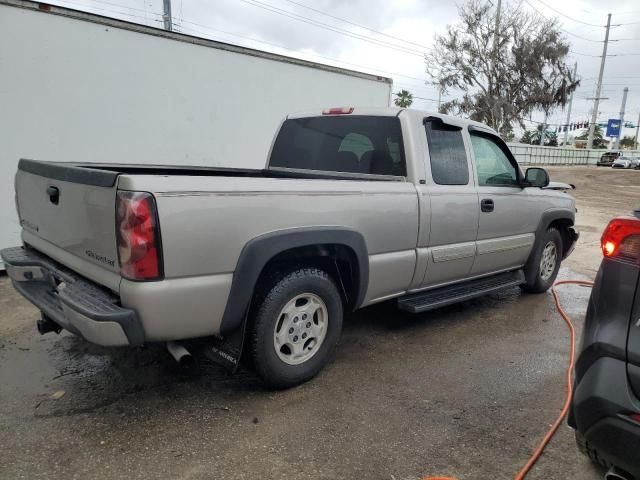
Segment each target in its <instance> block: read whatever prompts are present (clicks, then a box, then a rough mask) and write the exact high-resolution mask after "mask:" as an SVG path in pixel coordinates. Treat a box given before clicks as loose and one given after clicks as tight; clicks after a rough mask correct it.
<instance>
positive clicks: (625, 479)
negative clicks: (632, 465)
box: [604, 467, 634, 480]
mask: <svg viewBox="0 0 640 480" xmlns="http://www.w3.org/2000/svg"><path fill="white" fill-rule="evenodd" d="M604 480H634V478H633V477H632V476H631V475H629V474H628V473H627V472H625V471H622V470H620V469H619V468H617V467H611V468H610V469H609V470H608V471H607V473H605V474H604Z"/></svg>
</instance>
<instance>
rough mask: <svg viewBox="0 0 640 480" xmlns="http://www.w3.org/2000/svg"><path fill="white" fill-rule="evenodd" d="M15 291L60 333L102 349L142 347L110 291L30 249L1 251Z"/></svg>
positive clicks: (130, 317)
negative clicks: (67, 332) (68, 332)
mask: <svg viewBox="0 0 640 480" xmlns="http://www.w3.org/2000/svg"><path fill="white" fill-rule="evenodd" d="M0 257H1V258H2V260H3V261H4V264H5V268H6V270H7V274H8V275H9V277H10V278H11V280H12V282H13V285H14V287H15V289H16V290H17V291H18V292H19V293H20V294H22V296H24V297H25V298H26V299H27V300H29V301H30V302H31V303H33V304H34V305H35V306H36V307H38V308H39V309H40V310H41V311H42V313H43V315H45V316H47V317H49V318H50V319H51V320H53V321H54V322H56V323H57V324H58V325H60V326H61V327H62V328H64V329H66V330H69V331H70V332H72V333H75V334H76V335H79V336H81V337H82V338H84V339H86V340H88V341H89V342H92V343H95V344H98V345H104V346H123V345H141V344H142V343H144V339H145V336H144V329H143V327H142V324H141V322H140V321H139V319H138V317H137V315H136V312H135V311H133V310H131V309H128V308H124V307H122V306H120V299H119V298H118V296H117V295H115V294H114V293H112V292H111V291H110V290H108V289H105V288H103V287H101V286H99V285H98V284H96V283H94V282H92V281H90V280H87V279H86V278H84V277H82V276H80V275H78V274H77V273H75V272H73V271H72V270H69V269H68V268H65V267H64V266H62V265H60V264H59V263H57V262H55V261H54V260H52V259H50V258H49V257H46V256H45V255H42V254H40V253H38V252H37V251H35V250H33V249H30V248H23V247H15V248H7V249H4V250H2V251H0Z"/></svg>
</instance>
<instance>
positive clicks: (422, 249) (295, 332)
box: [2, 108, 578, 387]
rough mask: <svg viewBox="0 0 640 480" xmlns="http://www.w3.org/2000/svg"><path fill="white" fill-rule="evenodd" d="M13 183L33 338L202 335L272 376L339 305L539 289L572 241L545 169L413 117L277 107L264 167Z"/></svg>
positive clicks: (215, 349) (570, 207) (121, 170)
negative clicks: (62, 333) (37, 315)
mask: <svg viewBox="0 0 640 480" xmlns="http://www.w3.org/2000/svg"><path fill="white" fill-rule="evenodd" d="M239 128H240V127H239ZM15 185H16V200H17V209H18V214H19V217H20V222H21V225H22V240H23V245H22V246H19V247H16V248H13V249H7V250H4V251H2V258H3V259H4V262H5V264H6V267H7V271H8V273H9V275H10V276H11V278H12V280H13V282H14V285H15V287H16V289H17V290H18V291H19V292H20V293H22V294H23V295H24V296H25V297H26V298H28V299H29V300H30V301H32V302H33V303H34V304H35V305H36V306H38V307H39V308H40V309H41V310H42V312H43V318H42V320H41V321H40V322H39V328H40V331H41V332H43V333H46V332H48V331H59V329H61V328H64V329H66V330H69V331H70V332H73V333H75V334H77V335H79V336H81V337H84V338H85V339H87V340H88V341H91V342H94V343H97V344H101V345H110V346H123V345H140V344H144V343H147V342H169V346H170V347H171V348H170V350H171V351H172V352H173V353H174V354H175V353H176V348H175V347H176V346H177V344H176V342H181V344H180V345H181V346H182V347H186V348H190V343H189V342H188V341H189V340H191V339H197V338H203V337H205V338H207V339H208V340H207V342H205V344H206V345H207V347H206V348H207V351H208V352H209V353H211V354H212V355H213V356H214V357H215V358H218V360H219V361H221V362H222V363H224V364H225V365H227V366H228V367H229V368H230V369H232V370H233V369H235V368H236V367H237V365H238V360H239V358H240V356H241V354H242V351H243V350H244V349H248V350H249V353H250V355H251V357H252V359H253V364H254V365H255V368H256V370H257V371H258V373H259V374H260V375H261V376H262V378H263V379H264V380H265V382H266V383H268V384H269V385H272V386H275V387H286V386H291V385H295V384H297V383H300V382H302V381H305V380H307V379H309V378H311V377H312V376H314V375H315V374H316V373H317V372H318V371H319V370H320V369H321V368H322V366H323V365H324V364H325V363H326V362H327V361H328V359H329V358H330V354H331V351H332V350H333V349H334V347H335V346H336V344H337V343H338V339H339V337H340V333H341V329H342V319H343V316H344V313H345V312H348V311H351V310H354V309H357V308H361V307H364V306H367V305H372V304H375V303H378V302H382V301H385V300H392V299H393V300H394V301H395V302H397V304H398V307H399V308H401V309H404V310H406V311H409V312H413V313H419V312H424V311H427V310H430V309H433V308H436V307H439V306H443V305H448V304H451V303H453V302H457V301H462V300H466V299H469V298H473V297H476V296H479V295H484V294H487V293H490V292H494V291H496V290H499V289H503V288H513V287H516V286H521V287H522V288H523V289H525V290H526V291H529V292H536V293H539V292H544V291H546V290H547V289H548V288H549V287H550V286H551V285H552V283H553V281H554V279H555V277H556V275H557V272H558V268H559V266H560V262H561V261H562V260H563V259H564V258H565V257H566V256H567V255H569V253H570V252H571V250H572V248H573V246H574V244H575V242H576V239H577V237H578V234H577V232H576V231H575V229H574V227H573V225H574V216H575V201H574V199H573V198H572V197H571V196H570V195H568V194H567V193H566V192H564V191H559V190H557V189H556V188H547V187H548V186H549V178H548V175H547V173H546V172H545V171H544V170H543V169H540V168H529V169H528V170H527V171H526V172H523V171H522V170H521V169H520V167H519V166H518V164H517V162H516V161H515V159H514V157H513V155H512V154H511V152H510V151H509V149H508V147H507V146H506V144H505V143H504V141H503V140H502V139H500V137H499V136H498V135H497V134H496V132H495V131H493V130H492V129H490V128H489V127H487V126H486V125H483V124H480V123H477V122H473V121H468V120H462V119H459V118H455V117H450V116H445V115H440V114H433V113H428V112H422V111H418V110H407V109H395V108H383V109H370V108H337V109H328V110H325V111H323V112H312V113H306V114H297V115H290V116H289V117H288V118H286V119H285V120H284V121H283V123H282V125H281V127H280V130H279V132H278V134H277V135H276V137H275V139H274V142H273V145H272V147H271V152H270V155H269V159H268V161H267V165H266V167H265V168H264V169H263V170H242V169H223V168H202V167H200V168H196V167H194V168H185V167H168V166H149V165H131V164H108V165H99V164H90V163H86V164H68V163H67V164H65V163H52V162H42V161H33V160H22V161H21V162H20V164H19V169H18V172H17V174H16V179H15ZM178 346H179V345H178Z"/></svg>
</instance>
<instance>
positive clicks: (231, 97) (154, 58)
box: [0, 0, 392, 269]
mask: <svg viewBox="0 0 640 480" xmlns="http://www.w3.org/2000/svg"><path fill="white" fill-rule="evenodd" d="M391 87H392V82H391V80H390V79H389V78H386V77H380V76H375V75H369V74H365V73H361V72H356V71H352V70H345V69H342V68H337V67H333V66H329V65H323V64H319V63H314V62H308V61H305V60H299V59H296V58H291V57H286V56H282V55H276V54H272V53H268V52H263V51H259V50H253V49H248V48H243V47H239V46H235V45H230V44H226V43H221V42H215V41H211V40H205V39H201V38H197V37H192V36H189V35H182V34H179V33H173V32H167V31H164V30H159V29H156V28H152V27H146V26H142V25H137V24H133V23H129V22H125V21H120V20H115V19H111V18H108V17H102V16H99V15H93V14H88V13H84V12H79V11H76V10H70V9H66V8H60V7H55V6H50V5H46V4H42V3H35V2H30V1H20V0H0V248H5V247H9V246H12V245H18V244H19V242H20V238H19V232H20V225H19V224H18V218H17V215H16V213H15V207H14V199H13V198H14V194H13V177H14V174H15V171H16V168H17V164H18V160H19V159H20V158H31V159H39V160H53V161H67V162H116V163H154V164H182V165H208V166H214V165H215V166H232V167H243V168H261V167H262V166H263V165H264V163H265V161H266V157H267V154H268V150H269V147H270V144H271V140H272V137H273V135H274V133H275V131H276V129H277V126H278V124H279V122H280V121H281V120H282V118H283V117H285V116H286V115H287V114H289V113H292V112H297V111H308V110H315V109H317V110H321V109H323V108H326V107H331V106H388V105H389V101H390V98H391ZM1 268H3V267H2V264H0V269H1Z"/></svg>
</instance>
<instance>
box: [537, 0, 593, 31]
mask: <svg viewBox="0 0 640 480" xmlns="http://www.w3.org/2000/svg"><path fill="white" fill-rule="evenodd" d="M538 2H539V3H541V4H542V5H544V6H545V7H547V8H548V9H549V10H553V11H554V12H556V13H557V14H558V15H562V16H563V17H565V18H568V19H569V20H571V21H572V22H576V23H581V24H583V25H588V26H590V27H601V28H605V25H596V24H595V23H589V22H583V21H582V20H578V19H576V18H573V17H570V16H569V15H567V14H566V13H562V12H561V11H560V10H556V9H555V8H554V7H552V6H551V5H549V4H547V3H545V2H543V1H542V0H538ZM527 3H529V2H527Z"/></svg>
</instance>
